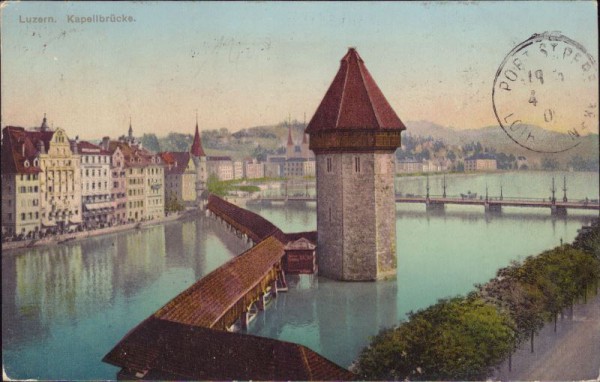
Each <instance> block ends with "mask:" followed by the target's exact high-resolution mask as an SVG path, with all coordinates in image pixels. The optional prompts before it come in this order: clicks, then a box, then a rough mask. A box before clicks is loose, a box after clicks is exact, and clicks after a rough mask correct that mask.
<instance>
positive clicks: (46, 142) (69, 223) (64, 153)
mask: <svg viewBox="0 0 600 382" xmlns="http://www.w3.org/2000/svg"><path fill="white" fill-rule="evenodd" d="M27 134H28V135H29V136H30V139H31V140H32V142H33V144H34V145H35V147H36V148H37V149H38V157H39V164H40V169H41V170H42V173H43V174H42V176H41V179H40V194H41V198H40V214H41V223H42V228H43V229H44V228H45V229H47V230H50V231H64V230H67V229H72V228H74V226H77V225H80V224H81V223H82V222H83V221H82V207H81V173H80V168H81V162H80V161H81V157H80V156H79V155H78V154H77V145H76V144H73V145H71V143H70V141H69V138H68V136H67V134H66V132H65V130H63V129H61V128H57V129H56V130H50V129H49V128H48V126H47V123H46V118H45V117H44V122H43V123H42V126H41V127H40V129H39V131H27ZM75 141H77V139H76V140H75Z"/></svg>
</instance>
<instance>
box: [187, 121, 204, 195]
mask: <svg viewBox="0 0 600 382" xmlns="http://www.w3.org/2000/svg"><path fill="white" fill-rule="evenodd" d="M190 153H191V154H192V161H193V162H194V166H195V168H196V205H198V206H202V204H203V200H204V199H205V196H206V195H205V190H206V181H207V179H208V168H207V162H206V154H205V153H204V149H203V148H202V139H201V138H200V132H199V131H198V115H196V131H195V133H194V141H193V142H192V147H191V148H190Z"/></svg>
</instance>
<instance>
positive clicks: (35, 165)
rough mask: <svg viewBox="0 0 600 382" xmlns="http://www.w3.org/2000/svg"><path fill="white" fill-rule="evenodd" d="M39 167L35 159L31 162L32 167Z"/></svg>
mask: <svg viewBox="0 0 600 382" xmlns="http://www.w3.org/2000/svg"><path fill="white" fill-rule="evenodd" d="M39 165H40V162H39V161H38V160H37V158H35V159H34V160H33V166H34V167H38V166H39Z"/></svg>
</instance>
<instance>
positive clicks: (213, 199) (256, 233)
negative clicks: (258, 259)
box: [206, 194, 282, 243]
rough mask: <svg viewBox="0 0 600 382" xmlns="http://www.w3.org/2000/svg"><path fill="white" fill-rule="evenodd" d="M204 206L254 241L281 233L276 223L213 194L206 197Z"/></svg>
mask: <svg viewBox="0 0 600 382" xmlns="http://www.w3.org/2000/svg"><path fill="white" fill-rule="evenodd" d="M206 208H208V209H209V210H210V211H212V212H213V213H214V214H215V215H217V216H219V217H220V218H221V219H223V220H225V221H226V222H227V223H229V224H230V225H232V226H233V227H235V229H237V230H238V231H240V232H242V233H244V234H246V235H247V236H248V237H249V238H250V239H252V241H254V242H255V243H257V242H259V241H261V240H264V239H266V238H267V237H269V236H271V235H274V234H275V235H281V233H282V232H281V230H280V229H279V228H277V226H276V225H274V224H273V223H271V222H270V221H268V220H267V219H265V218H263V217H262V216H260V215H258V214H255V213H254V212H251V211H248V210H246V209H244V208H240V207H238V206H236V205H235V204H233V203H229V202H228V201H226V200H224V199H221V198H219V197H218V196H216V195H213V194H211V195H210V196H209V197H208V204H207V206H206Z"/></svg>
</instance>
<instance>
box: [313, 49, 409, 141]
mask: <svg viewBox="0 0 600 382" xmlns="http://www.w3.org/2000/svg"><path fill="white" fill-rule="evenodd" d="M332 129H367V130H373V129H375V130H380V129H385V130H387V129H393V130H405V129H406V127H405V126H404V123H402V121H401V120H400V118H398V115H397V114H396V112H395V111H394V110H393V109H392V107H391V106H390V104H389V103H388V101H387V100H386V99H385V96H384V95H383V93H382V92H381V90H379V87H378V86H377V84H376V83H375V80H373V77H371V74H370V73H369V71H368V70H367V67H366V66H365V64H364V61H363V60H362V58H360V56H359V55H358V53H357V52H356V49H354V48H350V49H348V53H346V55H345V56H344V57H343V58H342V60H341V64H340V69H339V71H338V72H337V74H336V76H335V77H334V79H333V83H332V84H331V86H330V87H329V90H327V93H325V97H323V100H322V101H321V104H320V105H319V107H318V108H317V111H316V112H315V115H314V116H313V117H312V119H311V120H310V123H309V124H308V127H307V128H306V132H307V133H309V134H310V133H314V132H317V131H321V130H332Z"/></svg>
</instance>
